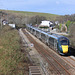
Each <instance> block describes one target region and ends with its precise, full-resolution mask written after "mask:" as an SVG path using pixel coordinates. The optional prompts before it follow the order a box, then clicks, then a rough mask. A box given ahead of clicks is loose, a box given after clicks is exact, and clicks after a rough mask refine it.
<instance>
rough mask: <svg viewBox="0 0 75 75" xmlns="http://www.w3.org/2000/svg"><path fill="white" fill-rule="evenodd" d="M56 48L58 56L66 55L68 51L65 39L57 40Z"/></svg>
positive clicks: (67, 41)
mask: <svg viewBox="0 0 75 75" xmlns="http://www.w3.org/2000/svg"><path fill="white" fill-rule="evenodd" d="M57 48H58V52H59V54H67V53H68V51H69V40H68V38H66V37H62V38H59V39H58V43H57Z"/></svg>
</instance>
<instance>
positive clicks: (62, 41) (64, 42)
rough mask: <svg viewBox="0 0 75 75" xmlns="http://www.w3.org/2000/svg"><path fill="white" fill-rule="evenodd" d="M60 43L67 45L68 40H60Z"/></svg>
mask: <svg viewBox="0 0 75 75" xmlns="http://www.w3.org/2000/svg"><path fill="white" fill-rule="evenodd" d="M60 43H61V45H68V40H61V41H60Z"/></svg>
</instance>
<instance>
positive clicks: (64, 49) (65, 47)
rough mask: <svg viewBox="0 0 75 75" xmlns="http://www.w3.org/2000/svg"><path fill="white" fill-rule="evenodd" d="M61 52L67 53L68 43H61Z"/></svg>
mask: <svg viewBox="0 0 75 75" xmlns="http://www.w3.org/2000/svg"><path fill="white" fill-rule="evenodd" d="M62 50H63V53H68V45H62Z"/></svg>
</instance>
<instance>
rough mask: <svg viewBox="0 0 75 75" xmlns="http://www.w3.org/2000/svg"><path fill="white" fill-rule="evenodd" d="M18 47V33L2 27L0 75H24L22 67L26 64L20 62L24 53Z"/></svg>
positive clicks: (7, 27) (0, 37) (0, 34)
mask: <svg viewBox="0 0 75 75" xmlns="http://www.w3.org/2000/svg"><path fill="white" fill-rule="evenodd" d="M20 47H21V45H20V37H19V35H18V31H17V30H16V29H12V28H10V27H9V26H5V27H3V29H2V30H1V32H0V75H25V74H23V73H24V71H25V69H23V67H25V66H26V65H27V63H24V62H22V60H23V59H24V53H22V52H21V49H20ZM19 68H20V69H19Z"/></svg>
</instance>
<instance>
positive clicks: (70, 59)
mask: <svg viewBox="0 0 75 75" xmlns="http://www.w3.org/2000/svg"><path fill="white" fill-rule="evenodd" d="M62 58H63V59H64V60H65V61H67V62H68V63H69V64H70V65H71V66H72V67H74V69H75V59H73V58H71V57H70V56H69V57H62Z"/></svg>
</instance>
